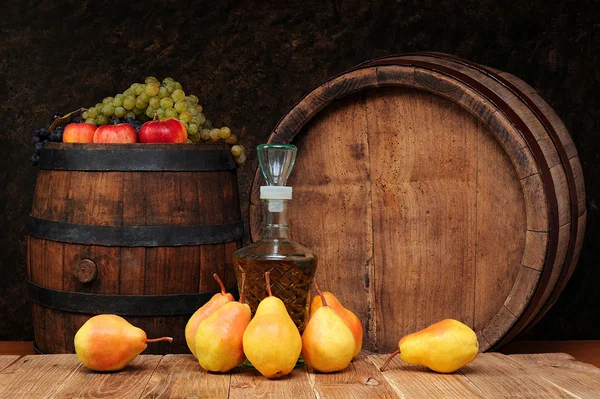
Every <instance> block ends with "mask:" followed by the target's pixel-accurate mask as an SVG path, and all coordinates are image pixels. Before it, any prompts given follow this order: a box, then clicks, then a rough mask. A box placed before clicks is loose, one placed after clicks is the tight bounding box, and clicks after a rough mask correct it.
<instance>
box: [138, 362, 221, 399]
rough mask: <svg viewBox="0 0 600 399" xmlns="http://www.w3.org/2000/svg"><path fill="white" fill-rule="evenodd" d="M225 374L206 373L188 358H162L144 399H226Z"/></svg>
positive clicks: (147, 387)
mask: <svg viewBox="0 0 600 399" xmlns="http://www.w3.org/2000/svg"><path fill="white" fill-rule="evenodd" d="M230 380H231V376H230V375H229V374H216V373H207V372H206V371H204V370H202V369H201V368H200V365H199V364H198V361H197V360H196V359H195V358H194V357H193V356H192V355H189V356H179V355H166V356H163V357H162V358H161V359H160V363H159V364H158V366H157V367H156V368H155V369H154V372H153V373H152V377H151V378H150V380H149V381H148V383H147V384H146V388H145V389H144V392H143V394H142V396H141V398H144V399H166V398H172V399H177V398H198V399H209V398H211V399H212V398H214V399H220V398H223V399H226V398H229V384H230Z"/></svg>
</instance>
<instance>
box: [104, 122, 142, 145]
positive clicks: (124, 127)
mask: <svg viewBox="0 0 600 399" xmlns="http://www.w3.org/2000/svg"><path fill="white" fill-rule="evenodd" d="M94 143H102V144H130V143H137V133H136V132H135V129H134V128H133V126H131V125H130V124H128V123H119V124H117V125H104V126H99V127H98V128H97V129H96V132H94Z"/></svg>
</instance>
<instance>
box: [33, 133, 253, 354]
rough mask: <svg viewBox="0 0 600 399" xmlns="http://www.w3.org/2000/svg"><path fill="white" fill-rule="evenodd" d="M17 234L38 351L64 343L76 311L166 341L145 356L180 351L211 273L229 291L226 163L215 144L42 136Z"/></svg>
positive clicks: (226, 155) (64, 347)
mask: <svg viewBox="0 0 600 399" xmlns="http://www.w3.org/2000/svg"><path fill="white" fill-rule="evenodd" d="M29 235H30V236H29V243H28V258H27V273H28V274H27V275H28V285H29V291H30V295H31V298H32V301H33V318H34V320H33V322H34V323H33V324H34V331H35V343H36V346H37V348H38V350H39V351H40V352H42V353H68V352H73V351H74V347H73V337H74V335H75V333H76V332H77V330H78V329H79V327H81V325H82V324H83V323H84V322H85V321H86V320H87V319H89V318H90V317H91V316H92V315H95V314H101V313H114V314H119V315H122V316H123V317H125V318H126V319H127V320H128V321H129V322H131V323H132V324H133V325H135V326H138V327H140V328H142V329H143V330H144V331H146V333H147V334H148V336H149V337H151V336H154V337H156V336H165V335H167V336H172V337H173V338H174V339H175V341H174V342H173V344H153V345H150V346H149V347H148V352H149V353H161V354H162V353H187V352H188V348H187V345H186V342H185V336H184V329H185V324H186V323H187V320H188V319H189V317H190V315H191V314H192V313H193V312H194V311H195V310H196V309H197V308H198V307H200V306H201V305H202V304H204V303H205V302H206V301H207V300H208V299H210V297H211V296H212V295H214V294H215V293H216V292H218V291H219V287H218V284H217V283H216V282H215V280H214V279H213V277H212V275H213V273H218V274H219V276H220V277H221V279H222V280H223V282H224V283H225V286H226V287H229V288H230V289H231V290H235V285H236V284H235V275H234V273H233V268H232V266H231V265H232V255H233V252H235V250H236V249H237V248H238V247H239V244H240V240H241V239H242V237H243V224H242V221H241V218H240V209H239V199H238V188H237V176H236V165H235V162H234V160H233V158H232V156H231V154H230V152H229V150H228V147H227V146H226V145H225V144H213V145H192V144H185V145H184V144H181V145H179V144H167V145H165V144H156V145H146V144H144V145H141V144H123V145H105V144H58V143H49V144H48V145H47V146H46V147H45V148H44V150H43V151H42V153H41V158H40V171H39V173H38V178H37V184H36V188H35V195H34V200H33V209H32V212H31V216H30V221H29Z"/></svg>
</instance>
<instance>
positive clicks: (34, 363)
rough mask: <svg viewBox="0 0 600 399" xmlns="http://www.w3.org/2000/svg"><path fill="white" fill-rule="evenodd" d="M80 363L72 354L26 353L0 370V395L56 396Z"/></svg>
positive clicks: (34, 398)
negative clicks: (35, 354) (34, 354)
mask: <svg viewBox="0 0 600 399" xmlns="http://www.w3.org/2000/svg"><path fill="white" fill-rule="evenodd" d="M80 367H83V366H82V365H81V363H79V361H78V360H77V357H76V356H73V355H46V356H25V357H23V358H21V359H19V360H18V361H17V362H15V363H14V364H12V365H11V366H10V367H7V368H6V369H4V370H2V371H1V372H0V398H2V399H18V398H23V399H37V398H56V397H58V396H56V393H57V391H58V390H59V389H60V388H61V387H62V386H63V385H67V384H69V383H70V380H71V376H72V375H73V374H74V373H75V372H76V371H77V370H78V369H79V368H80Z"/></svg>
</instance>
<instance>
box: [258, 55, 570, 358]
mask: <svg viewBox="0 0 600 399" xmlns="http://www.w3.org/2000/svg"><path fill="white" fill-rule="evenodd" d="M429 58H431V57H427V56H426V57H423V56H416V58H415V57H414V56H413V57H412V58H411V57H399V58H398V59H399V60H400V61H402V62H400V61H394V60H387V62H386V60H379V61H374V62H372V63H370V64H368V65H366V66H363V67H362V69H356V70H352V71H350V72H347V73H345V74H342V75H340V76H339V77H337V78H335V79H333V80H332V81H331V82H333V81H335V82H336V87H338V88H343V87H344V85H342V84H341V83H339V80H341V79H348V82H347V85H348V87H352V90H351V91H348V93H344V92H343V91H339V90H337V91H336V95H335V96H334V97H335V100H334V99H331V97H332V96H329V95H328V94H327V95H326V94H324V93H327V90H328V89H327V85H324V86H323V87H320V88H318V89H316V90H315V91H313V92H312V93H310V94H309V95H307V96H306V97H305V98H304V99H303V100H301V101H300V102H299V103H298V104H297V106H296V107H295V108H294V109H292V110H291V111H290V113H289V114H288V115H286V116H285V117H284V118H283V119H282V120H281V121H280V123H279V124H278V125H277V127H276V128H275V130H274V133H273V134H272V135H271V137H270V139H269V140H270V141H272V142H289V141H292V142H294V143H295V144H296V145H298V147H299V148H300V150H301V152H300V153H299V157H298V162H299V163H298V166H296V172H295V175H294V176H295V177H293V179H294V180H293V181H292V182H290V184H291V185H295V186H296V191H295V193H296V198H297V197H298V196H302V190H303V188H304V186H303V182H304V177H303V176H304V175H310V174H311V173H312V174H315V173H319V174H320V175H323V176H325V177H324V179H323V182H325V183H326V184H327V186H325V187H323V190H325V191H326V192H327V193H328V196H329V197H333V198H335V197H340V193H341V192H344V189H345V188H346V186H347V183H346V182H345V181H343V180H341V179H340V180H338V179H335V178H333V179H332V178H331V177H330V175H331V169H325V167H340V165H336V164H335V162H330V163H328V164H326V163H325V162H324V161H323V160H330V159H332V158H334V159H337V158H344V157H346V158H347V154H345V153H344V151H332V150H331V149H330V147H331V146H330V145H324V146H323V147H321V146H320V144H321V142H326V141H327V140H328V138H329V137H331V136H336V137H337V136H338V135H339V134H340V133H338V132H344V131H345V130H348V128H347V124H348V123H351V124H352V125H353V126H362V125H361V121H360V120H359V119H357V116H356V113H353V112H346V113H345V114H344V112H345V111H346V110H350V109H351V108H349V107H348V106H347V104H348V102H351V101H354V102H355V103H356V104H357V105H360V104H362V102H363V98H366V103H365V107H366V110H367V132H368V140H367V143H368V147H367V148H368V152H367V153H368V162H367V165H366V166H363V167H364V170H365V172H366V173H368V183H366V184H365V186H366V187H369V188H370V193H371V198H370V201H371V215H372V216H371V217H372V223H371V225H372V232H370V231H369V230H367V231H366V232H365V233H363V241H364V242H365V243H366V244H367V245H371V246H372V251H373V257H372V260H371V262H372V267H370V268H368V269H367V270H369V271H370V274H368V275H367V276H366V277H368V281H369V283H370V284H375V287H376V288H375V291H374V292H373V291H372V290H368V291H367V292H366V293H364V294H363V295H366V299H367V303H377V306H376V307H375V308H374V309H371V308H368V309H367V310H368V314H369V317H368V319H365V318H361V321H362V322H363V324H365V325H366V326H367V334H366V340H365V342H366V346H365V347H366V348H369V349H372V348H377V349H379V350H384V351H387V350H391V349H393V348H394V347H395V345H396V342H397V340H398V338H399V337H400V336H402V335H404V334H407V333H410V332H412V331H415V330H417V329H420V328H423V327H425V326H426V325H428V324H430V323H432V322H435V321H437V320H439V319H441V318H444V317H454V318H458V319H460V320H461V321H463V322H465V323H467V324H469V325H471V326H473V327H474V328H475V329H476V331H477V332H478V333H479V334H478V336H479V337H480V338H481V339H482V341H481V344H482V345H481V347H482V349H483V350H485V349H487V348H490V347H491V346H493V345H495V344H496V343H498V342H500V341H501V340H502V339H503V337H504V336H505V335H507V334H509V333H510V334H511V337H512V336H514V335H515V334H516V333H517V331H516V329H515V331H512V330H511V329H512V327H513V326H514V325H515V324H517V328H518V329H519V331H521V329H522V328H524V326H525V325H527V324H528V323H530V321H531V320H532V319H533V318H534V317H535V315H536V312H537V311H539V310H540V309H543V307H544V306H546V304H547V302H548V300H549V298H550V297H551V293H553V292H554V287H556V286H557V285H558V284H559V281H560V280H561V279H562V278H563V275H564V274H565V273H562V269H563V266H562V265H563V263H564V258H565V254H566V253H567V249H568V248H570V247H573V246H574V245H575V244H574V242H573V240H572V239H573V237H575V235H573V234H571V231H570V230H569V229H568V226H569V223H570V220H571V219H570V217H571V214H572V213H573V202H572V201H570V196H572V192H571V186H570V183H569V181H570V180H569V179H570V177H569V176H567V175H566V174H565V173H566V172H565V171H566V169H564V168H563V166H564V164H563V163H561V162H563V159H562V158H561V157H560V156H559V155H560V154H562V152H561V151H562V150H561V151H558V150H557V147H555V146H556V145H560V141H559V140H558V139H557V140H556V141H554V140H553V139H550V138H549V136H548V131H546V130H545V127H546V126H547V125H544V124H543V123H542V120H541V119H539V118H538V115H539V114H536V113H535V112H537V110H536V111H535V112H534V111H533V108H529V107H528V106H527V104H525V103H524V100H523V98H522V97H519V95H518V94H515V93H514V92H512V91H511V90H509V89H507V88H506V87H504V86H503V85H502V84H501V82H500V81H498V80H497V79H496V78H494V77H493V76H491V75H487V74H486V73H482V72H481V71H478V70H477V69H475V68H471V67H470V66H467V65H466V64H465V65H462V64H459V66H456V65H455V62H454V61H452V60H442V61H439V60H437V59H436V60H435V61H432V60H431V59H429ZM425 59H427V62H428V64H424V63H421V64H419V62H422V61H423V60H425ZM438 61H439V62H438ZM394 62H396V65H394ZM434 62H435V63H434ZM373 70H375V74H376V76H377V84H374V83H373V81H372V80H371V78H372V76H373V74H372V71H373ZM461 74H463V75H461ZM365 77H369V78H368V79H367V80H363V79H365ZM465 77H466V78H465ZM468 79H471V80H468ZM361 82H363V83H364V87H363V88H362V90H358V89H359V88H358V86H357V84H361ZM472 82H475V83H472ZM375 86H377V88H374V87H375ZM389 86H394V88H391V87H389ZM400 87H408V88H409V89H407V88H400ZM410 88H413V90H411V89H410ZM414 88H416V89H419V90H414ZM357 91H358V92H359V94H362V95H358V94H353V95H352V94H351V93H354V92H357ZM426 92H428V93H426ZM487 93H491V94H489V95H488V94H487ZM345 96H347V97H346V98H343V97H345ZM363 96H366V97H363ZM315 98H318V99H319V100H318V101H317V102H316V103H315V104H317V105H315V106H314V107H313V100H314V99H315ZM327 99H329V103H327V101H326V100H327ZM341 104H344V107H342V106H341ZM319 111H320V112H319ZM334 114H340V115H339V116H338V117H337V121H338V123H337V125H336V126H332V127H331V128H330V129H328V133H329V134H328V135H325V134H321V135H314V134H312V135H311V134H310V133H311V129H312V126H313V124H314V125H317V124H318V123H320V122H318V121H320V120H321V119H320V118H323V119H325V118H329V119H334V116H332V115H334ZM323 115H326V116H323ZM314 121H317V122H314ZM342 121H343V122H342ZM313 122H314V123H313ZM351 131H353V130H351ZM343 137H344V141H343V142H342V143H345V141H346V140H350V142H351V141H352V140H355V138H356V135H355V134H352V135H345V136H343ZM349 138H350V139H349ZM315 141H316V143H314V142H315ZM338 147H339V144H338ZM324 148H326V149H324ZM305 151H306V152H305ZM305 153H306V154H308V155H306V157H307V159H308V158H310V160H311V162H310V163H308V162H307V163H306V164H307V165H308V167H307V168H305V167H303V164H302V157H304V156H305V155H304V154H305ZM549 166H550V167H554V168H553V169H549ZM342 167H343V166H342ZM346 169H347V168H346ZM254 183H255V187H253V191H252V193H253V197H252V198H251V206H250V208H251V213H250V227H251V235H252V237H253V238H254V239H256V238H257V237H258V233H259V232H258V230H257V229H258V226H259V225H260V210H259V202H258V201H257V200H256V196H255V195H256V193H257V189H258V187H256V186H257V185H259V184H260V178H259V176H258V174H257V175H256V178H255V181H254ZM311 183H312V185H313V186H314V185H317V184H318V183H320V182H318V181H312V182H311ZM316 183H317V184H316ZM321 184H322V183H321ZM320 202H321V203H323V200H321V201H320ZM363 202H364V203H365V204H366V203H367V202H368V199H367V200H365V201H363ZM300 204H301V205H300V211H294V212H301V213H302V214H303V215H307V214H308V215H310V216H311V217H310V218H309V217H306V218H305V219H300V220H298V221H296V220H294V221H293V223H292V226H293V227H292V232H293V234H294V233H297V234H296V237H297V238H298V239H299V240H300V241H301V242H304V243H305V244H307V245H308V246H309V247H311V245H310V244H308V242H310V240H311V235H313V236H314V235H315V233H314V229H313V225H312V224H311V223H310V222H309V221H308V220H311V221H314V220H327V221H328V224H329V225H330V226H332V227H331V228H330V230H329V232H330V233H329V234H319V235H318V243H317V247H315V246H312V248H313V249H315V250H316V252H317V254H319V256H320V259H321V260H323V261H324V262H325V263H326V264H328V269H327V275H326V276H325V278H328V277H327V276H328V275H330V274H331V275H333V276H335V277H334V279H332V281H331V283H332V284H334V282H335V283H337V282H338V281H337V280H336V279H338V276H340V275H342V276H343V275H345V273H347V271H346V269H347V265H353V266H352V267H354V268H355V270H356V272H355V274H356V275H361V274H362V273H363V269H364V267H359V266H358V263H357V262H352V261H351V260H350V259H349V260H348V261H347V262H343V264H344V267H340V266H337V265H339V264H340V262H339V261H336V262H330V258H331V255H329V254H328V253H322V252H321V251H320V248H321V247H326V248H330V247H336V246H339V244H337V243H336V241H335V239H331V238H330V237H332V236H334V235H333V234H332V233H333V231H335V227H333V226H338V225H340V224H342V223H343V220H345V219H344V218H339V220H338V221H337V223H329V221H330V220H331V218H332V217H335V215H332V214H331V213H325V212H324V210H322V209H318V208H317V209H311V210H309V211H308V213H307V211H306V209H308V208H309V207H308V205H306V204H308V202H307V201H305V200H303V201H301V202H300ZM342 205H343V204H340V202H339V201H338V207H342ZM421 211H423V212H421ZM422 213H423V215H421V214H422ZM421 216H423V217H422V218H421ZM313 224H314V223H313ZM558 226H563V229H561V230H560V231H559V229H558ZM367 227H368V225H367ZM427 231H429V233H427ZM298 232H300V233H299V234H298ZM421 233H423V234H421ZM322 240H327V241H330V242H331V244H323V243H321V241H322ZM444 243H445V244H444ZM549 243H550V246H549ZM549 249H550V250H549ZM436 254H437V255H436ZM555 255H556V258H555V257H554V256H555ZM549 257H552V259H551V260H548V259H549ZM336 260H337V259H336ZM329 265H333V266H329ZM522 265H524V266H525V267H526V268H527V269H526V270H522ZM436 266H438V267H436ZM440 266H441V267H440ZM331 267H333V269H331ZM319 270H320V269H319ZM317 273H319V271H318V272H317ZM382 276H385V277H382ZM519 276H520V277H519ZM456 281H460V284H456ZM539 282H541V283H539ZM343 289H344V287H343V286H342V287H341V290H343ZM355 292H356V291H355V290H354V291H353V293H352V294H351V295H347V294H344V293H343V292H342V293H341V294H340V295H339V297H340V298H341V299H342V302H344V301H349V302H351V305H350V306H349V307H350V308H351V309H352V307H351V306H352V305H353V304H354V303H360V301H356V299H347V298H346V295H347V296H348V297H350V296H354V295H355ZM417 292H418V294H416V293H417ZM444 295H445V296H444ZM398 298H402V299H401V301H399V300H398ZM422 298H426V299H425V300H423V299H422ZM447 298H452V299H451V300H447ZM373 299H374V301H373ZM519 301H522V303H518V302H519ZM363 302H364V300H363ZM530 303H532V304H533V306H531V307H530V306H529V304H530ZM364 309H365V308H364V307H363V308H358V309H353V310H355V311H358V312H364ZM403 312H405V313H407V314H404V313H403ZM398 314H402V315H403V317H400V316H398ZM523 314H526V315H527V319H523V320H520V318H521V316H522V315H523ZM383 320H385V322H384V321H383ZM390 320H396V321H395V322H390ZM415 320H416V322H415ZM384 325H385V327H383V326H384ZM378 326H379V327H378ZM373 331H374V332H375V334H374V333H373ZM373 338H374V339H375V341H374V340H373Z"/></svg>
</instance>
